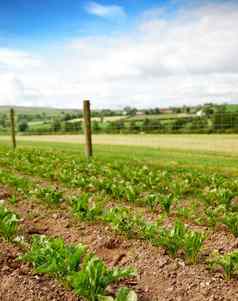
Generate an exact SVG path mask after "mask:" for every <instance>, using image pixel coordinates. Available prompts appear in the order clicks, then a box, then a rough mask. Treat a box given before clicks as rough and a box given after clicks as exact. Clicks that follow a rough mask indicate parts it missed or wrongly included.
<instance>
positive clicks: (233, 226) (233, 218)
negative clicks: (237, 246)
mask: <svg viewBox="0 0 238 301" xmlns="http://www.w3.org/2000/svg"><path fill="white" fill-rule="evenodd" d="M223 223H224V224H225V225H226V226H227V227H228V228H229V229H230V231H231V232H232V233H233V234H234V235H235V236H236V237H238V214H237V213H235V212H227V213H225V215H224V217H223Z"/></svg>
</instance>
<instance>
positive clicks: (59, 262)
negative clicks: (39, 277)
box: [20, 235, 86, 277]
mask: <svg viewBox="0 0 238 301" xmlns="http://www.w3.org/2000/svg"><path fill="white" fill-rule="evenodd" d="M85 253H86V248H85V247H84V246H82V245H78V246H66V245H65V243H64V241H63V240H62V239H50V238H47V237H45V236H39V235H35V236H33V238H32V244H31V249H30V250H29V251H28V252H27V253H26V254H25V255H23V256H22V257H20V259H22V260H24V261H27V262H30V263H32V264H33V266H34V268H35V270H36V272H37V273H47V274H51V275H53V276H57V277H63V276H66V275H68V274H69V273H71V272H74V271H77V270H78V269H79V265H80V262H81V258H82V256H83V255H84V254H85Z"/></svg>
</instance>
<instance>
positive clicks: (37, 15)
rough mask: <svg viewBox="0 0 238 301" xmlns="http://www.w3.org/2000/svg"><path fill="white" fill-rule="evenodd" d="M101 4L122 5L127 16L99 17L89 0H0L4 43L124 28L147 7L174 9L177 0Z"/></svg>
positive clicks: (24, 43)
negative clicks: (93, 11)
mask: <svg viewBox="0 0 238 301" xmlns="http://www.w3.org/2000/svg"><path fill="white" fill-rule="evenodd" d="M91 3H93V1H92V2H91ZM95 3H96V2H95ZM98 4H100V5H102V6H108V7H110V6H117V7H121V9H122V10H123V11H124V13H125V17H124V18H122V17H120V18H118V20H116V22H114V21H115V19H114V20H113V19H111V20H110V18H107V17H105V18H103V17H102V18H99V17H98V16H97V15H95V14H93V13H90V12H89V11H87V7H88V6H90V1H85V0H84V1H80V0H45V1H34V0H10V1H0V33H1V40H0V41H1V45H3V46H4V45H8V46H17V47H34V46H35V47H37V46H40V44H42V43H43V44H44V43H47V42H48V41H51V42H52V41H58V40H59V39H68V38H71V37H74V36H75V35H77V36H79V35H83V36H87V35H92V34H93V35H95V34H110V33H113V32H115V31H116V32H118V31H120V32H123V31H126V30H128V29H129V28H130V26H132V25H133V23H134V22H137V18H139V17H140V15H141V14H142V13H143V12H144V11H146V10H147V9H153V8H158V7H166V8H167V9H169V11H175V10H176V7H177V5H176V4H175V1H174V2H171V1H165V0H159V1H154V0H139V1H138V0H129V1H114V2H112V1H110V0H106V1H105V0H104V1H100V3H98Z"/></svg>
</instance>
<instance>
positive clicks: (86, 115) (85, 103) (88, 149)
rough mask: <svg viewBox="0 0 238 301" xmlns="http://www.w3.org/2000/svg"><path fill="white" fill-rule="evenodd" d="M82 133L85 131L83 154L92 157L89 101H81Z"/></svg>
mask: <svg viewBox="0 0 238 301" xmlns="http://www.w3.org/2000/svg"><path fill="white" fill-rule="evenodd" d="M83 116H84V133H85V154H86V157H87V158H90V157H92V155H93V149H92V131H91V112H90V101H89V100H84V101H83Z"/></svg>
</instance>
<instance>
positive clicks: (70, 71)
mask: <svg viewBox="0 0 238 301" xmlns="http://www.w3.org/2000/svg"><path fill="white" fill-rule="evenodd" d="M83 99H90V100H91V101H92V103H93V106H94V108H122V107H124V106H126V105H130V106H137V107H155V106H159V107H167V106H170V105H183V104H186V105H191V104H199V103H205V102H208V101H209V102H210V101H216V102H224V101H226V102H233V103H238V1H237V0H236V1H227V0H224V1H219V0H213V1H212V0H210V1H209V0H207V1H203V0H200V1H196V0H194V1H193V0H188V1H185V0H167V1H166V0H164V1H162V0H128V1H122V0H120V1H119V0H115V1H110V0H102V1H101V0H99V1H87V0H82V1H80V0H47V1H46V0H45V1H33V0H8V1H1V2H0V105H9V104H11V105H28V106H56V107H74V108H80V107H81V102H82V100H83Z"/></svg>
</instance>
